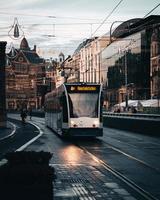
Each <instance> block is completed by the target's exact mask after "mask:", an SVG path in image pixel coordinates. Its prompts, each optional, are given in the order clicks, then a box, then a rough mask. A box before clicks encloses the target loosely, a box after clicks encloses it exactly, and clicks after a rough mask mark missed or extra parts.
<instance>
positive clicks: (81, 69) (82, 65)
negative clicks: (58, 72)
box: [64, 36, 109, 83]
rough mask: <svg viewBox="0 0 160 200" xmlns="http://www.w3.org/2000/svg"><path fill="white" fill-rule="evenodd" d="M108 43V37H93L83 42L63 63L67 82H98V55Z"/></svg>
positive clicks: (99, 58)
mask: <svg viewBox="0 0 160 200" xmlns="http://www.w3.org/2000/svg"><path fill="white" fill-rule="evenodd" d="M108 43H109V37H107V36H102V37H99V38H98V37H94V38H89V39H87V40H85V41H83V42H82V43H81V44H79V46H78V47H77V49H76V50H75V52H74V54H73V55H72V56H71V57H68V58H67V59H66V60H65V61H64V69H65V72H66V73H65V75H66V76H67V81H68V82H90V83H91V82H92V83H98V82H100V73H101V69H100V68H101V57H100V55H101V54H100V53H101V51H102V50H103V49H104V47H106V46H107V45H108Z"/></svg>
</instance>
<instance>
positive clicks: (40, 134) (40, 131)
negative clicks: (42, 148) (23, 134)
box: [16, 122, 44, 151]
mask: <svg viewBox="0 0 160 200" xmlns="http://www.w3.org/2000/svg"><path fill="white" fill-rule="evenodd" d="M28 123H30V124H32V125H33V126H35V127H36V128H37V129H38V131H39V134H38V135H37V136H36V137H34V138H33V139H31V140H30V141H28V142H27V143H26V144H24V145H23V146H21V147H20V148H18V149H17V150H16V151H23V150H24V149H25V148H27V147H28V146H29V145H30V144H32V143H33V142H34V141H36V140H37V139H38V138H39V137H41V136H42V135H43V133H44V132H43V131H42V129H40V128H39V126H37V125H36V124H34V123H32V122H28Z"/></svg>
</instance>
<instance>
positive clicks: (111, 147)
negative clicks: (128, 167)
mask: <svg viewBox="0 0 160 200" xmlns="http://www.w3.org/2000/svg"><path fill="white" fill-rule="evenodd" d="M103 142H104V143H105V144H106V145H107V147H108V148H110V149H112V150H114V151H116V152H118V153H121V154H123V155H124V156H127V157H128V158H130V159H132V160H135V161H137V162H139V163H140V164H142V165H144V166H146V167H148V168H150V169H152V170H154V171H156V172H158V173H160V169H159V168H155V167H153V166H151V165H150V164H148V163H147V162H145V161H143V160H141V159H138V158H136V157H135V156H132V155H130V154H128V153H126V152H124V151H122V150H121V149H118V148H117V147H115V146H113V145H111V144H109V143H107V142H105V141H103Z"/></svg>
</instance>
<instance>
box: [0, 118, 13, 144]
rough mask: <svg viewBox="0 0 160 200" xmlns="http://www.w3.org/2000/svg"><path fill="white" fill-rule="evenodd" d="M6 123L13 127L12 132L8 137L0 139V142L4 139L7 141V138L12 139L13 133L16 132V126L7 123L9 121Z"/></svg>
mask: <svg viewBox="0 0 160 200" xmlns="http://www.w3.org/2000/svg"><path fill="white" fill-rule="evenodd" d="M8 123H10V124H11V126H12V127H13V131H12V132H11V133H10V134H9V135H7V136H5V137H3V138H0V141H2V140H5V139H7V138H9V137H12V136H13V135H14V134H15V132H16V125H15V124H13V123H12V122H9V121H8Z"/></svg>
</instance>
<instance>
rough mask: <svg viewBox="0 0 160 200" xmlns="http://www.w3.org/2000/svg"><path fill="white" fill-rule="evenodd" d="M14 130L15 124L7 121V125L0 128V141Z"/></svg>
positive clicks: (9, 135)
mask: <svg viewBox="0 0 160 200" xmlns="http://www.w3.org/2000/svg"><path fill="white" fill-rule="evenodd" d="M15 131H16V126H15V125H14V124H13V123H11V122H9V121H7V127H6V128H0V141H2V140H5V139H7V138H9V137H11V136H12V135H13V134H14V133H15Z"/></svg>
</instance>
